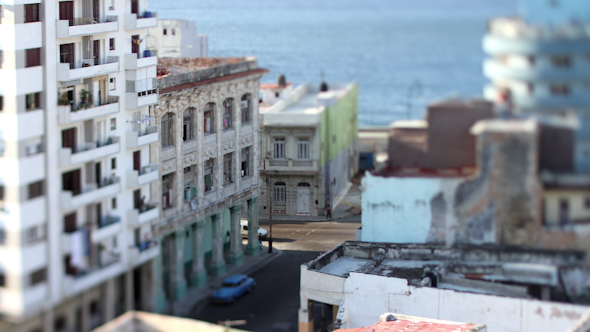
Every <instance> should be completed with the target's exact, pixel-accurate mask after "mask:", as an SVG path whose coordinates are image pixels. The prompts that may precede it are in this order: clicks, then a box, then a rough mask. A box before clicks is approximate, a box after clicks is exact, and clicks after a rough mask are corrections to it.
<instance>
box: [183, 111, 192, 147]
mask: <svg viewBox="0 0 590 332" xmlns="http://www.w3.org/2000/svg"><path fill="white" fill-rule="evenodd" d="M193 114H194V108H192V107H191V108H189V109H187V110H186V111H184V113H183V114H182V140H183V141H190V140H192V139H193V138H194V135H193Z"/></svg>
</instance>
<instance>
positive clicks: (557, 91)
mask: <svg viewBox="0 0 590 332" xmlns="http://www.w3.org/2000/svg"><path fill="white" fill-rule="evenodd" d="M549 90H550V91H551V94H553V95H558V96H565V95H569V94H570V87H569V85H567V84H551V85H550V86H549Z"/></svg>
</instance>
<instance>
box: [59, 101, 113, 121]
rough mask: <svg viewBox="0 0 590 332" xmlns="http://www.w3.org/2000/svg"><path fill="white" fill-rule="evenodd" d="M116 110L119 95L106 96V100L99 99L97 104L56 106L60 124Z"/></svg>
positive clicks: (91, 117)
mask: <svg viewBox="0 0 590 332" xmlns="http://www.w3.org/2000/svg"><path fill="white" fill-rule="evenodd" d="M82 106H83V107H82ZM117 112H119V97H116V96H108V98H107V100H104V101H100V102H99V103H98V105H93V106H88V107H86V106H85V105H81V104H78V105H59V106H58V113H59V114H58V118H59V123H60V124H70V123H74V122H80V121H86V120H90V119H94V118H97V117H100V116H104V115H109V114H113V113H117Z"/></svg>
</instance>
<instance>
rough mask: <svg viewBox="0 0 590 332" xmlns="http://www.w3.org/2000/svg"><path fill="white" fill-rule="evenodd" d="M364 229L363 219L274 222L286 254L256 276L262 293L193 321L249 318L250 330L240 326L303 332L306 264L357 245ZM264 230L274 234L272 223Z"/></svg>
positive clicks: (208, 308) (204, 305) (202, 308)
mask: <svg viewBox="0 0 590 332" xmlns="http://www.w3.org/2000/svg"><path fill="white" fill-rule="evenodd" d="M359 226H360V221H359V219H358V217H357V218H355V219H354V220H348V221H339V222H297V221H281V222H274V223H273V228H272V232H273V246H274V247H275V248H277V249H280V250H281V251H282V255H281V256H280V257H278V258H276V259H275V260H273V261H272V262H271V263H270V264H269V265H266V266H265V267H263V268H262V269H261V270H258V271H257V272H255V273H253V274H252V275H251V277H253V278H254V279H255V280H256V284H257V286H256V289H255V290H254V291H253V292H252V293H250V294H246V295H245V296H244V297H242V298H241V299H239V300H238V301H237V302H236V303H235V304H232V305H214V304H211V303H208V302H206V301H205V302H201V303H200V304H199V305H197V306H196V307H195V309H194V311H193V313H192V316H191V317H192V318H196V319H199V320H204V321H209V322H213V323H217V322H218V321H220V320H242V319H244V320H246V321H247V324H246V325H241V326H235V327H236V328H239V329H244V330H248V331H255V332H266V331H272V332H274V331H277V332H278V331H293V332H295V331H297V328H298V323H297V322H298V317H297V313H298V309H299V271H300V266H301V264H302V263H305V262H308V261H310V260H312V259H314V258H316V257H317V256H318V255H319V254H321V253H323V252H326V251H329V250H331V249H332V248H334V246H335V245H337V244H340V243H342V242H344V241H346V240H354V239H355V231H356V229H357V228H358V227H359ZM261 227H263V228H265V229H267V230H269V226H268V222H265V223H262V222H261ZM265 242H266V241H265ZM265 244H266V243H265ZM317 310H319V311H321V308H317ZM319 311H318V312H319ZM330 316H331V315H330Z"/></svg>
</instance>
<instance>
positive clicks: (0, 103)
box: [0, 96, 4, 111]
mask: <svg viewBox="0 0 590 332" xmlns="http://www.w3.org/2000/svg"><path fill="white" fill-rule="evenodd" d="M3 110H4V96H0V111H3Z"/></svg>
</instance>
